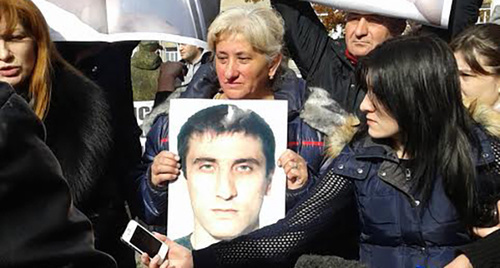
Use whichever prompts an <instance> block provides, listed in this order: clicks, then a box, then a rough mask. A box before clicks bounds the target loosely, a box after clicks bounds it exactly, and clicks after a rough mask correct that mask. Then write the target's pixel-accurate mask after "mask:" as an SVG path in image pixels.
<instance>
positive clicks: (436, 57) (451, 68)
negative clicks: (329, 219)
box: [357, 36, 479, 220]
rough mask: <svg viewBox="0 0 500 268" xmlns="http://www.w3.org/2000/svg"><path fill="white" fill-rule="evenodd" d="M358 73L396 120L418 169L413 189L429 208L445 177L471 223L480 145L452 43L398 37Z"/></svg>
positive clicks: (447, 187)
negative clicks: (474, 155) (475, 154)
mask: <svg viewBox="0 0 500 268" xmlns="http://www.w3.org/2000/svg"><path fill="white" fill-rule="evenodd" d="M357 75H358V77H357V78H358V81H359V82H360V86H362V87H364V88H365V89H367V94H368V97H375V98H376V101H375V102H374V103H375V104H378V105H382V106H383V107H384V108H385V109H386V110H387V112H388V113H389V114H390V115H391V116H392V117H393V118H394V119H395V120H396V121H397V123H398V125H399V131H400V133H399V136H398V137H397V138H398V139H399V142H400V143H401V145H403V146H404V153H405V154H406V155H408V156H409V157H410V164H411V166H412V168H413V169H414V170H413V180H414V184H413V187H414V188H413V189H414V190H416V192H417V193H418V194H420V196H421V197H422V201H423V202H424V204H427V202H428V201H429V199H430V196H431V193H432V190H433V186H434V184H435V179H436V177H437V176H441V177H442V179H443V185H444V189H445V191H446V194H447V196H448V197H449V198H450V200H451V201H452V202H453V203H454V205H455V207H456V208H457V210H458V211H459V213H460V215H461V216H462V217H463V218H464V219H465V220H468V219H469V218H470V217H471V213H472V212H471V211H472V207H473V204H474V202H475V188H474V187H475V186H474V180H475V177H476V172H475V171H476V169H475V164H474V161H473V160H472V151H473V150H472V147H474V148H479V146H477V145H478V139H477V137H476V136H475V135H474V132H473V127H474V125H473V124H474V121H473V120H472V119H471V117H470V115H469V114H468V112H467V111H466V110H465V108H464V106H463V104H462V96H461V91H460V82H459V78H458V70H457V64H456V62H455V58H454V56H453V53H452V51H451V49H450V48H449V47H448V45H447V44H446V43H445V42H444V41H442V40H440V39H439V38H437V37H433V36H401V37H396V38H393V39H391V40H388V41H386V42H384V43H383V44H382V45H380V46H379V47H377V48H376V49H374V50H373V51H372V52H371V53H369V54H368V55H367V56H366V57H365V58H363V59H362V60H361V61H360V66H359V69H358V72H357ZM363 129H366V127H365V128H363ZM365 133H366V132H365Z"/></svg>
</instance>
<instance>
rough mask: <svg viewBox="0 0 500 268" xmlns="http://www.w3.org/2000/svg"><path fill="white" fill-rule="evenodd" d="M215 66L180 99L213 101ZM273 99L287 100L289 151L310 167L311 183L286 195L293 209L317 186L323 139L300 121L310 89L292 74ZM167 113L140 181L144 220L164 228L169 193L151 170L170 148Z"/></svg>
mask: <svg viewBox="0 0 500 268" xmlns="http://www.w3.org/2000/svg"><path fill="white" fill-rule="evenodd" d="M211 66H212V64H205V65H204V66H201V67H200V69H199V71H198V72H197V74H196V75H195V77H194V78H193V83H192V85H190V88H188V90H187V91H186V93H187V95H181V97H189V98H193V97H197V98H211V97H213V95H214V94H215V93H216V91H214V90H213V89H214V88H215V87H217V84H216V83H215V79H216V76H214V75H213V73H212V72H213V69H212V67H211ZM275 83H276V84H275V89H276V91H275V92H274V98H275V99H278V100H288V148H289V149H291V150H293V151H295V152H297V153H298V154H300V155H301V156H302V157H303V158H304V159H305V160H306V162H307V163H308V166H309V180H308V183H307V184H306V185H304V186H303V187H302V188H300V189H297V190H291V191H287V200H286V207H287V209H290V208H292V207H293V206H294V205H295V204H296V203H297V202H298V201H299V200H300V198H301V197H302V196H303V195H304V194H305V193H306V192H307V191H308V190H309V189H310V188H311V187H312V185H314V184H315V181H316V180H317V179H318V178H319V176H318V175H317V174H316V172H317V171H319V170H320V167H321V164H322V163H323V158H324V153H323V152H324V135H323V134H322V133H321V132H320V131H318V130H316V129H314V128H312V127H311V126H309V125H308V124H306V123H304V122H303V120H302V119H301V118H300V116H299V115H300V111H301V110H302V107H303V105H304V102H305V99H306V96H307V90H308V89H307V87H306V83H305V81H304V80H302V79H299V78H297V77H296V76H295V74H294V73H293V72H291V71H289V72H284V73H283V74H282V75H281V76H280V79H279V80H278V81H276V82H275ZM167 113H168V111H165V113H163V114H160V115H159V116H158V117H157V118H156V119H155V121H154V124H153V126H152V127H151V130H150V131H149V133H148V135H147V140H146V145H145V147H146V148H145V152H144V155H143V163H144V166H145V167H144V169H143V170H144V172H143V174H142V176H141V178H139V180H140V195H141V198H142V200H143V203H144V204H143V206H144V208H145V211H144V215H143V220H144V221H145V222H146V223H148V224H154V225H164V224H165V223H166V210H167V206H166V204H167V190H166V187H163V188H160V187H156V186H154V185H152V183H151V178H150V176H151V171H150V167H151V164H152V162H153V159H154V157H155V156H156V155H157V154H158V153H160V152H161V151H163V150H169V147H168V114H167Z"/></svg>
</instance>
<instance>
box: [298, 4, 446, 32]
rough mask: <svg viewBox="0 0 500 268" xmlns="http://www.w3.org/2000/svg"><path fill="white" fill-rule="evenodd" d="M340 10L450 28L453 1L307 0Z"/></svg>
mask: <svg viewBox="0 0 500 268" xmlns="http://www.w3.org/2000/svg"><path fill="white" fill-rule="evenodd" d="M307 1H309V2H315V3H318V4H322V5H328V6H332V7H335V8H338V9H342V10H347V11H354V12H360V13H376V14H380V15H385V16H389V17H398V18H404V19H410V20H413V21H416V22H420V23H423V24H428V25H433V26H436V27H441V28H448V22H449V19H450V13H451V5H452V3H453V0H377V1H373V0H307Z"/></svg>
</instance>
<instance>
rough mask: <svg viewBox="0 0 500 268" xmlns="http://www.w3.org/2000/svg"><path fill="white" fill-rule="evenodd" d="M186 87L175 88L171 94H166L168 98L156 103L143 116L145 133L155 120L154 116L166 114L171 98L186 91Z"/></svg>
mask: <svg viewBox="0 0 500 268" xmlns="http://www.w3.org/2000/svg"><path fill="white" fill-rule="evenodd" d="M186 88H187V87H179V88H177V89H176V90H175V91H174V92H172V94H170V95H169V96H168V98H167V99H166V100H165V101H163V102H162V103H160V104H158V105H157V106H156V107H154V108H153V109H152V110H151V112H150V113H149V114H148V115H147V116H146V117H145V118H144V121H142V126H141V128H142V132H143V133H145V134H146V135H147V134H148V132H149V130H151V127H152V126H153V124H154V123H155V121H156V118H157V117H158V116H160V115H162V114H165V115H168V112H169V110H170V100H171V99H176V98H179V97H180V96H181V93H182V92H184V91H186Z"/></svg>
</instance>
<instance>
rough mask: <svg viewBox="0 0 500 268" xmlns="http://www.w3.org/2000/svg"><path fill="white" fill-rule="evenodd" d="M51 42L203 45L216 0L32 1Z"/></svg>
mask: <svg viewBox="0 0 500 268" xmlns="http://www.w3.org/2000/svg"><path fill="white" fill-rule="evenodd" d="M32 1H33V3H35V4H36V5H37V6H38V8H39V9H40V10H41V11H42V13H43V15H44V16H45V19H46V20H47V23H48V24H49V26H50V28H51V36H52V38H53V40H54V41H104V42H113V41H124V40H165V41H171V42H178V43H188V44H193V45H197V46H201V47H203V46H205V42H204V41H206V32H207V27H208V26H209V25H210V23H211V21H212V20H213V19H214V18H215V16H217V14H218V13H219V8H220V0H168V1H166V0H140V1H138V0H78V1H67V0H32Z"/></svg>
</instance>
